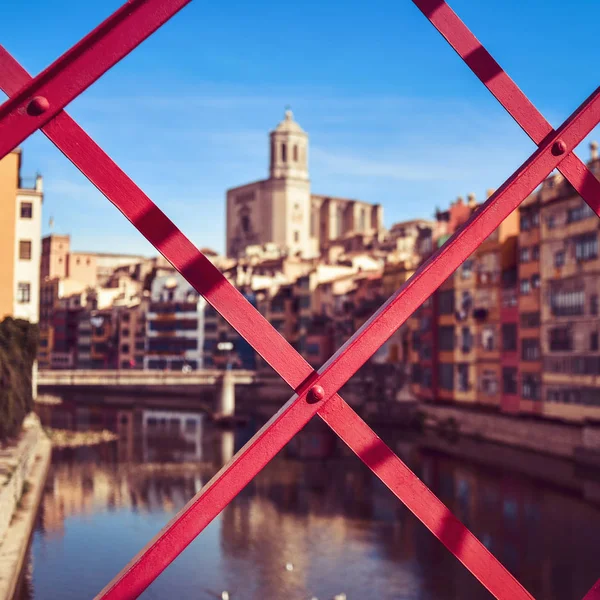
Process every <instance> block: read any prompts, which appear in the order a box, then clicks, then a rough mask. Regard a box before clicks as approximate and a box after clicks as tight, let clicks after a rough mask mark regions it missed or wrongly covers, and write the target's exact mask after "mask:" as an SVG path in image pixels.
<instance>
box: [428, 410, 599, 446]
mask: <svg viewBox="0 0 600 600" xmlns="http://www.w3.org/2000/svg"><path fill="white" fill-rule="evenodd" d="M419 408H420V409H421V410H422V411H423V412H425V413H426V415H427V421H428V424H430V425H436V424H438V423H443V422H447V421H448V420H453V421H455V422H456V424H457V426H458V433H459V434H460V435H467V436H473V437H477V438H481V439H485V440H489V441H492V442H497V443H499V444H506V445H508V446H516V447H519V448H525V449H527V450H533V451H535V452H543V453H545V454H552V455H554V456H561V457H564V458H575V457H576V455H577V454H578V452H580V451H581V450H585V451H586V453H587V454H588V455H589V454H596V453H597V454H598V456H599V458H600V426H599V425H594V424H578V423H573V424H571V423H562V422H556V421H545V420H543V419H541V418H540V419H530V418H522V417H511V416H508V415H500V414H494V413H488V412H479V411H476V410H471V409H468V408H464V409H463V408H458V407H454V406H436V405H432V404H423V405H420V407H419Z"/></svg>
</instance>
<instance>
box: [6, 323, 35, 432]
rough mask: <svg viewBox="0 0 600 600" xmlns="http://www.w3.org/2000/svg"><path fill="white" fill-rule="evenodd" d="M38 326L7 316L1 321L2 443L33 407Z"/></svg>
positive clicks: (17, 430) (16, 429) (17, 429)
mask: <svg viewBox="0 0 600 600" xmlns="http://www.w3.org/2000/svg"><path fill="white" fill-rule="evenodd" d="M38 338H39V332H38V327H37V325H32V324H31V323H29V322H28V321H24V320H22V319H13V318H12V317H7V318H6V319H4V321H2V323H0V442H3V441H5V440H7V439H8V438H10V437H13V436H15V435H16V434H17V433H18V432H19V430H20V429H21V424H22V422H23V419H24V418H25V416H26V415H27V413H29V412H31V410H32V409H33V395H32V389H31V375H32V369H33V363H34V361H35V357H36V354H37V346H38Z"/></svg>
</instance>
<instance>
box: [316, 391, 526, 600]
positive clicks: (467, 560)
mask: <svg viewBox="0 0 600 600" xmlns="http://www.w3.org/2000/svg"><path fill="white" fill-rule="evenodd" d="M319 416H320V417H321V418H322V419H323V420H324V421H325V423H327V424H328V425H329V426H330V427H331V429H333V431H335V433H337V435H338V436H340V438H341V439H342V440H344V442H345V443H346V444H347V445H348V446H349V447H350V449H351V450H352V451H353V452H354V453H355V454H356V455H357V456H358V457H359V458H360V459H361V460H362V461H363V462H364V463H365V464H366V465H367V466H368V467H369V468H370V469H371V471H373V473H375V475H377V477H379V479H381V481H383V483H385V485H386V486H387V487H388V488H389V489H390V490H391V491H392V492H393V494H394V495H395V496H396V497H397V498H398V499H399V500H401V501H402V502H403V503H404V504H405V505H406V507H407V508H408V509H409V510H410V511H411V512H412V513H413V514H414V515H415V516H416V517H417V518H418V519H419V520H420V521H421V522H422V523H423V524H424V525H425V526H426V527H427V528H428V529H429V531H431V533H433V535H435V537H436V538H438V539H439V540H440V541H441V542H442V543H443V544H444V546H446V548H448V550H450V552H452V554H454V556H456V558H458V560H460V562H462V564H463V565H464V566H465V567H466V568H467V569H469V571H471V573H473V575H474V576H475V577H476V578H477V579H478V580H479V581H480V582H481V583H482V584H483V585H484V586H485V587H486V588H487V589H488V590H489V591H490V593H492V594H493V595H494V596H495V597H496V598H504V599H506V600H533V598H532V596H531V595H530V594H529V592H528V591H527V590H526V589H525V588H524V587H523V586H522V585H521V584H520V583H519V582H518V581H517V580H516V579H515V578H514V577H513V576H512V575H510V574H509V573H508V572H507V570H506V569H505V568H504V567H503V566H502V564H501V563H500V562H498V560H497V559H496V558H495V557H494V555H493V554H491V553H490V552H489V551H488V549H487V548H486V547H485V546H484V545H483V544H482V543H481V542H480V541H479V540H478V539H477V538H476V537H475V536H474V535H473V534H472V533H471V532H470V531H469V530H468V529H467V528H466V527H465V526H464V525H463V524H462V523H461V522H460V521H459V520H458V519H457V518H456V517H455V516H454V515H453V514H452V512H451V511H450V510H449V509H448V508H447V507H446V506H445V505H444V504H443V503H442V502H441V501H440V500H439V499H438V498H437V497H436V496H435V494H433V492H432V491H431V490H430V489H429V488H428V487H427V486H426V485H425V484H424V483H423V482H422V481H421V480H420V479H419V478H418V477H417V476H416V475H415V474H414V473H413V472H412V471H411V470H410V469H409V468H408V467H407V466H406V465H405V464H404V463H403V462H402V461H401V460H400V459H399V458H398V457H397V456H396V455H395V454H394V453H393V452H392V450H390V448H389V447H388V446H387V445H386V444H384V442H383V441H382V440H381V439H380V438H379V437H378V436H377V435H376V434H375V432H374V431H373V430H372V429H371V428H370V427H369V426H368V425H367V424H366V423H365V422H364V421H363V420H362V419H361V418H360V417H359V416H358V415H357V414H356V413H355V412H354V410H352V408H351V407H350V406H348V405H347V404H346V403H345V402H344V401H343V400H342V399H341V398H340V397H339V396H335V397H334V398H333V399H332V400H331V401H330V402H328V403H327V404H326V405H325V406H324V407H323V408H322V409H321V410H320V411H319Z"/></svg>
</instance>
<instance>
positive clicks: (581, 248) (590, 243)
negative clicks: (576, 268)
mask: <svg viewBox="0 0 600 600" xmlns="http://www.w3.org/2000/svg"><path fill="white" fill-rule="evenodd" d="M574 241H575V258H576V259H577V260H591V259H593V258H598V234H597V233H596V232H594V233H587V234H585V235H581V236H579V237H577V238H575V239H574Z"/></svg>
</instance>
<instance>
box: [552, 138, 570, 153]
mask: <svg viewBox="0 0 600 600" xmlns="http://www.w3.org/2000/svg"><path fill="white" fill-rule="evenodd" d="M566 151H567V145H566V144H565V143H564V142H563V141H562V140H556V141H555V142H554V144H552V154H554V156H560V155H561V154H564V153H565V152H566Z"/></svg>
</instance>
